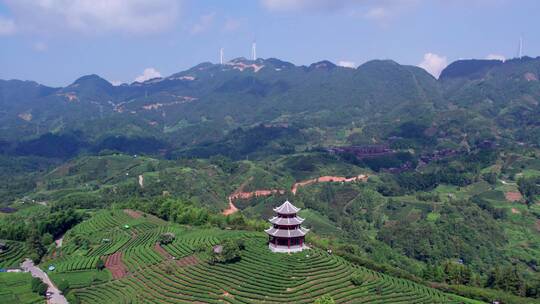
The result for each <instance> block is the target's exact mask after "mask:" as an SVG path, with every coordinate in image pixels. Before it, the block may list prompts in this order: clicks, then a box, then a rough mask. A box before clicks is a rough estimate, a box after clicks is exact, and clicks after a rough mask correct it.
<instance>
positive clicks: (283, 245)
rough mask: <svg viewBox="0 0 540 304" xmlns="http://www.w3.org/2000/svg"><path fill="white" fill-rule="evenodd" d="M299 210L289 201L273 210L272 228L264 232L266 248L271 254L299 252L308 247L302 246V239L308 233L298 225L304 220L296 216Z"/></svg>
mask: <svg viewBox="0 0 540 304" xmlns="http://www.w3.org/2000/svg"><path fill="white" fill-rule="evenodd" d="M298 211H300V208H297V207H295V206H294V205H293V204H291V203H290V202H289V201H285V203H283V204H282V205H281V206H279V207H277V208H274V212H275V213H276V216H274V217H273V218H271V219H270V223H271V224H272V227H270V228H268V229H266V230H265V232H266V233H267V234H268V236H269V237H268V247H269V248H270V250H272V251H273V252H300V251H302V250H304V249H307V248H308V247H307V246H306V245H305V244H304V237H305V235H306V233H307V232H308V231H309V230H308V229H305V228H304V227H301V226H300V225H301V224H302V222H304V219H303V218H301V217H298V216H297V215H296V214H297V213H298Z"/></svg>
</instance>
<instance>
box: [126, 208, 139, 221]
mask: <svg viewBox="0 0 540 304" xmlns="http://www.w3.org/2000/svg"><path fill="white" fill-rule="evenodd" d="M124 212H125V213H127V214H128V215H129V216H131V217H132V218H136V219H137V218H140V217H141V216H142V212H140V211H136V210H131V209H124Z"/></svg>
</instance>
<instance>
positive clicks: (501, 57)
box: [486, 54, 506, 62]
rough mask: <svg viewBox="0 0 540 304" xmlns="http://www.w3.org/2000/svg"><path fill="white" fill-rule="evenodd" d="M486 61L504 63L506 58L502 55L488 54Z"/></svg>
mask: <svg viewBox="0 0 540 304" xmlns="http://www.w3.org/2000/svg"><path fill="white" fill-rule="evenodd" d="M486 59H489V60H500V61H503V62H504V61H505V60H506V57H504V56H503V55H499V54H489V55H487V56H486Z"/></svg>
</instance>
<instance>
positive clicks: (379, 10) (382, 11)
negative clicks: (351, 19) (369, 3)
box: [364, 7, 391, 21]
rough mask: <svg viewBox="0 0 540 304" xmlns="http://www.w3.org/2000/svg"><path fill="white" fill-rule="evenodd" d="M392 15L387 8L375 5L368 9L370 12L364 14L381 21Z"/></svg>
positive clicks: (368, 17) (367, 17)
mask: <svg viewBox="0 0 540 304" xmlns="http://www.w3.org/2000/svg"><path fill="white" fill-rule="evenodd" d="M390 15H391V13H390V12H389V11H388V9H387V8H384V7H374V8H371V9H370V10H368V12H367V13H366V14H365V15H364V17H366V19H371V20H375V21H381V20H384V19H387V18H388V17H390Z"/></svg>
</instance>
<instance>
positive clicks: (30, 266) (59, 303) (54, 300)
mask: <svg viewBox="0 0 540 304" xmlns="http://www.w3.org/2000/svg"><path fill="white" fill-rule="evenodd" d="M21 268H22V269H23V270H24V271H26V272H30V273H31V274H32V276H33V277H35V278H40V279H41V280H42V281H43V283H45V284H47V286H49V288H48V289H47V291H48V292H52V296H51V297H50V299H49V300H47V303H48V304H68V301H67V300H66V298H65V297H64V296H63V295H62V294H61V293H60V290H58V288H56V286H54V284H53V282H52V281H51V280H50V279H49V276H48V275H47V273H46V272H44V271H43V270H41V269H40V268H39V267H37V266H36V265H34V262H33V261H32V260H30V259H26V260H24V262H22V264H21Z"/></svg>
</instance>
